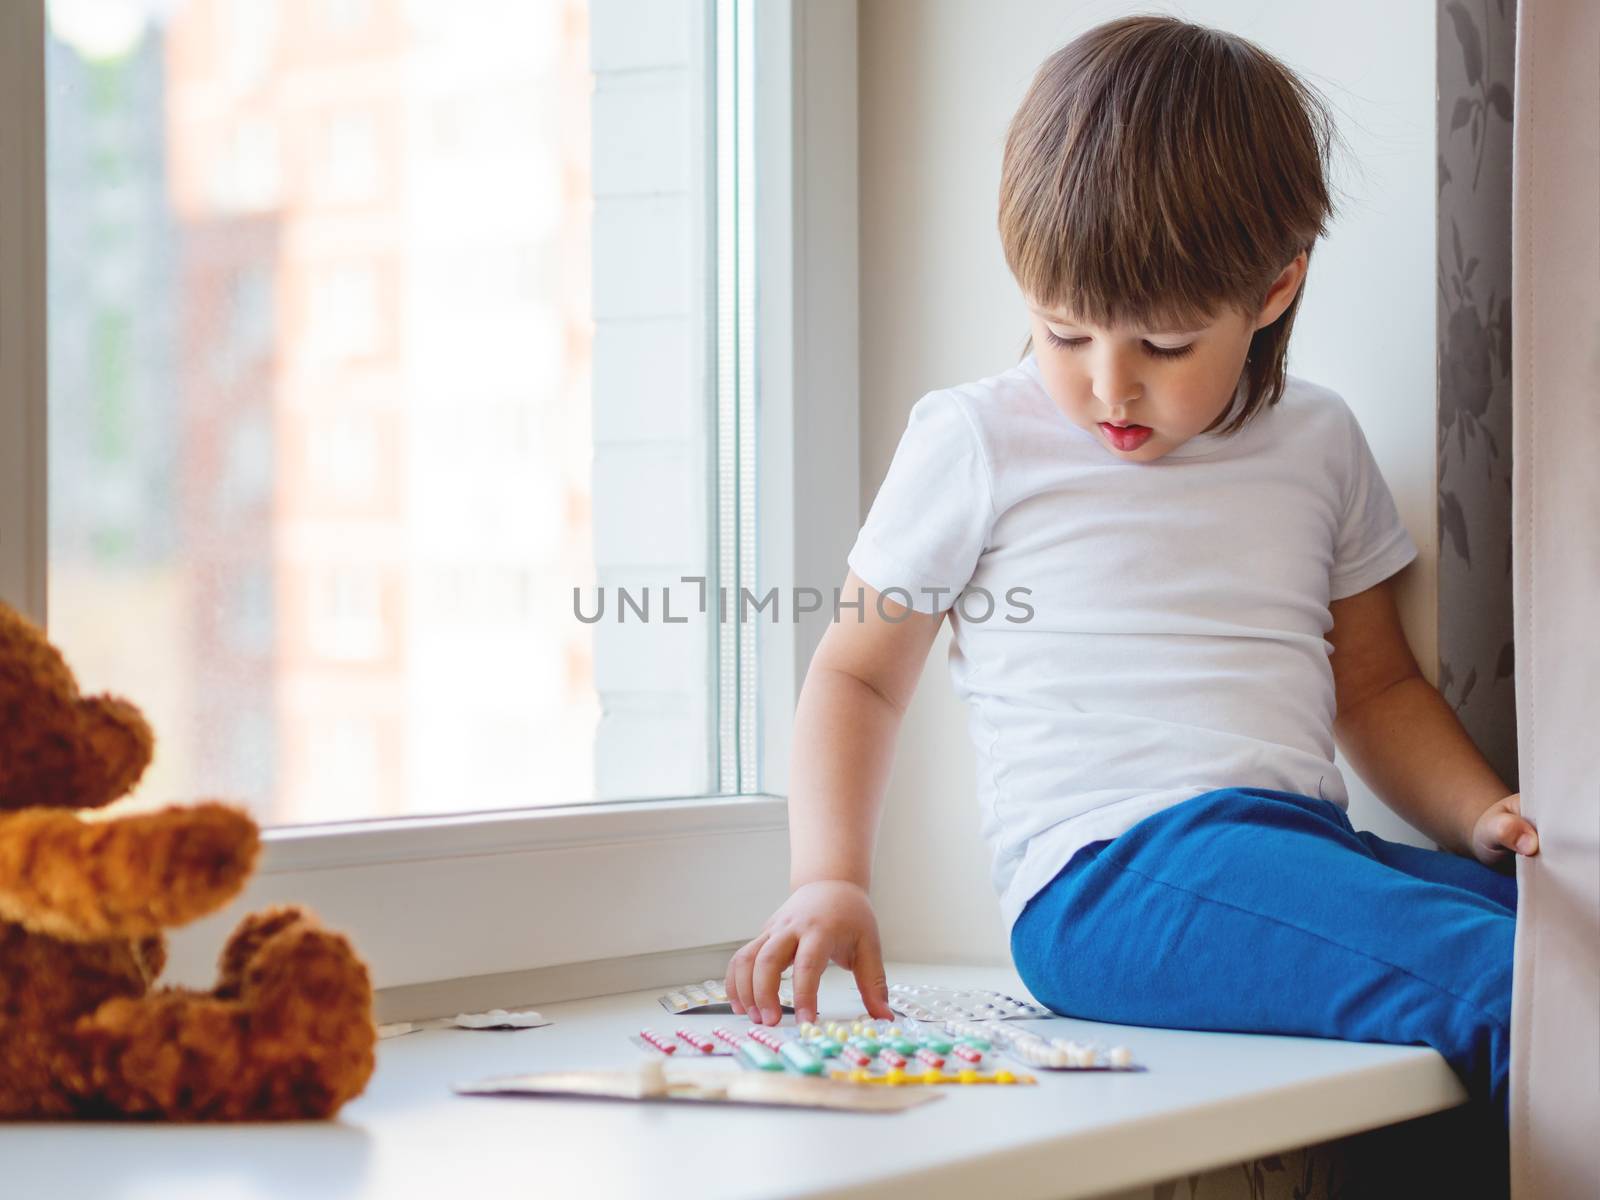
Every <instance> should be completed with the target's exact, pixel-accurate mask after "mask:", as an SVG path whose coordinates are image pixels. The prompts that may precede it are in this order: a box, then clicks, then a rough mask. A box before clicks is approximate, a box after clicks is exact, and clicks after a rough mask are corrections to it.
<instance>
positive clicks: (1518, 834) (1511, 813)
mask: <svg viewBox="0 0 1600 1200" xmlns="http://www.w3.org/2000/svg"><path fill="white" fill-rule="evenodd" d="M1472 853H1473V854H1474V855H1476V856H1477V859H1478V861H1479V862H1481V863H1485V864H1487V865H1488V866H1491V867H1492V866H1494V865H1495V864H1496V863H1498V862H1500V861H1501V860H1502V859H1503V858H1505V857H1506V855H1508V854H1524V855H1532V854H1537V853H1539V834H1538V831H1537V830H1535V829H1534V827H1533V823H1532V822H1531V821H1529V820H1528V818H1526V817H1524V816H1523V815H1522V793H1521V792H1513V793H1512V794H1511V795H1509V796H1507V797H1506V798H1505V799H1504V800H1496V801H1495V802H1494V803H1493V804H1491V805H1490V806H1489V807H1488V808H1486V809H1484V810H1483V812H1482V813H1481V814H1480V815H1479V817H1478V820H1477V822H1476V823H1475V824H1474V825H1473V826H1472Z"/></svg>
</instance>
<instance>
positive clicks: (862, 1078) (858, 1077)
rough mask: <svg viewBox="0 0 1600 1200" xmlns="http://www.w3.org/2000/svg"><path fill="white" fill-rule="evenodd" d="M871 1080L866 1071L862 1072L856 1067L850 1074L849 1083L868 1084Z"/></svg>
mask: <svg viewBox="0 0 1600 1200" xmlns="http://www.w3.org/2000/svg"><path fill="white" fill-rule="evenodd" d="M871 1079H872V1076H871V1075H870V1074H868V1073H867V1072H866V1071H864V1070H862V1069H861V1068H860V1067H857V1068H856V1069H855V1070H854V1071H851V1072H850V1082H851V1083H868V1082H870V1081H871Z"/></svg>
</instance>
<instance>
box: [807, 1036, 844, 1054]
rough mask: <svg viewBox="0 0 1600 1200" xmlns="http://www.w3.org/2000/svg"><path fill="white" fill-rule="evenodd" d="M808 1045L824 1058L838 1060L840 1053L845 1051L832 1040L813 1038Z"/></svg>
mask: <svg viewBox="0 0 1600 1200" xmlns="http://www.w3.org/2000/svg"><path fill="white" fill-rule="evenodd" d="M807 1045H809V1046H810V1047H811V1048H812V1049H813V1050H815V1051H816V1052H817V1053H818V1054H820V1055H822V1057H823V1058H837V1057H838V1056H839V1051H841V1050H843V1049H844V1047H843V1046H841V1045H840V1044H839V1043H838V1042H836V1041H834V1040H833V1039H832V1038H813V1039H812V1040H811V1041H810V1042H808V1043H807Z"/></svg>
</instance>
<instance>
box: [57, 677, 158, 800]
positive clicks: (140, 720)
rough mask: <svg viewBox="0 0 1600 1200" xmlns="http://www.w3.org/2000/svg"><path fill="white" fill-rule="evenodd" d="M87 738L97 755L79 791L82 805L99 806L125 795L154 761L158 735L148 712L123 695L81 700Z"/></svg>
mask: <svg viewBox="0 0 1600 1200" xmlns="http://www.w3.org/2000/svg"><path fill="white" fill-rule="evenodd" d="M77 709H78V717H79V720H80V721H81V722H82V729H83V742H84V745H85V746H86V747H87V748H88V751H89V753H90V755H91V756H92V758H93V762H92V763H86V764H85V776H86V777H85V778H83V779H81V780H80V781H79V782H80V784H81V787H82V790H81V791H77V801H76V803H77V805H78V807H80V808H99V807H100V806H101V805H105V804H110V803H111V802H112V801H113V800H115V799H117V797H119V796H125V795H127V793H128V792H129V791H131V790H132V788H133V785H134V784H136V783H138V782H139V776H141V775H143V774H144V769H145V768H146V767H148V766H149V765H150V757H151V753H152V751H153V750H154V747H155V735H154V734H153V733H151V731H150V725H149V723H148V722H147V721H146V720H145V719H144V714H143V713H141V712H140V711H139V710H138V709H137V708H135V707H134V706H133V705H132V704H131V703H129V702H128V701H126V700H124V699H122V698H121V697H120V696H89V697H86V698H85V699H83V700H80V701H78V705H77Z"/></svg>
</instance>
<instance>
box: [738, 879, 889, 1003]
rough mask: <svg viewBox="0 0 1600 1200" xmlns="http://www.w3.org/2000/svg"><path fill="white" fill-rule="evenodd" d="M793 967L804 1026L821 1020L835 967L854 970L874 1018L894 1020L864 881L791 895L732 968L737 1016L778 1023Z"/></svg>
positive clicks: (819, 885) (834, 882) (816, 886)
mask: <svg viewBox="0 0 1600 1200" xmlns="http://www.w3.org/2000/svg"><path fill="white" fill-rule="evenodd" d="M791 962H792V963H794V979H793V985H794V1015H795V1019H796V1020H797V1021H815V1020H816V1019H817V985H818V984H819V983H820V982H821V980H822V972H823V970H824V968H826V967H827V965H828V963H830V962H836V963H838V964H839V965H840V966H841V967H845V968H846V969H848V970H849V971H851V972H852V973H854V975H855V977H856V987H857V988H858V989H859V990H860V992H861V1000H862V1003H863V1004H864V1005H865V1006H866V1010H867V1011H868V1012H869V1013H871V1014H872V1015H873V1016H875V1017H884V1018H887V1019H890V1020H892V1019H893V1017H894V1013H893V1012H892V1011H891V1010H890V1008H889V985H888V981H887V980H886V979H885V978H884V973H883V951H882V949H881V948H880V947H879V943H878V919H877V917H876V916H875V915H874V914H873V911H872V903H871V901H869V900H868V899H867V893H866V890H865V889H864V888H862V887H861V886H860V885H859V884H855V883H850V882H848V881H846V880H842V879H819V880H816V881H814V882H812V883H806V884H801V885H800V886H799V887H797V888H796V889H795V890H794V891H793V892H792V893H791V894H790V896H789V898H788V899H787V900H785V901H784V902H783V904H782V906H781V907H779V909H778V911H777V912H775V913H773V914H772V916H771V917H769V918H768V919H767V923H766V924H765V925H764V926H762V929H761V932H760V933H759V934H757V935H756V936H755V937H754V938H752V939H750V941H749V942H747V943H745V945H743V946H742V947H740V949H739V950H738V952H737V953H735V954H734V956H733V958H732V959H731V960H730V961H729V963H728V974H727V978H726V980H725V983H726V985H727V988H728V1002H729V1003H730V1004H731V1005H732V1006H733V1011H734V1012H736V1013H745V1012H748V1013H749V1015H750V1019H751V1020H752V1021H754V1022H755V1023H756V1024H758V1025H776V1024H777V1023H778V1021H779V1020H780V1019H782V1017H783V1007H782V1005H780V1004H779V1003H778V978H779V976H781V975H782V974H783V969H784V968H785V967H787V966H788V965H789V964H790V963H791Z"/></svg>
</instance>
